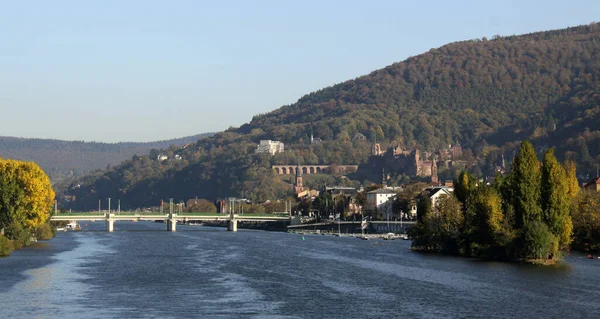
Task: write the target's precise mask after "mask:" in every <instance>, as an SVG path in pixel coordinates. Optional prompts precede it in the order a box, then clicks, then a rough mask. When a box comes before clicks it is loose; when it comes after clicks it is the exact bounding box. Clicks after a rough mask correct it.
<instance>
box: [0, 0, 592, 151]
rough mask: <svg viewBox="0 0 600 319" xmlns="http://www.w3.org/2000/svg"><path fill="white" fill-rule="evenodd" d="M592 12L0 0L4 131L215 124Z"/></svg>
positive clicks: (479, 4)
mask: <svg viewBox="0 0 600 319" xmlns="http://www.w3.org/2000/svg"><path fill="white" fill-rule="evenodd" d="M599 12H600V1H598V0H580V1H579V0H572V1H568V2H567V1H564V0H561V1H556V0H546V1H539V0H534V1H532V0H521V1H481V0H479V1H460V0H455V1H447V0H430V1H422V0H421V1H411V0H403V1H400V0H385V1H384V0H369V1H364V0H361V1H354V0H339V1H328V0H318V1H313V0H303V1H285V0H281V1H261V0H252V1H228V0H222V1H201V0H189V1H185V0H172V1H153V0H115V1H113V0H104V1H101V0H89V1H81V0H73V1H67V0H53V1H46V0H37V1H34V0H22V1H13V0H0V136H18V137H34V138H54V139H64V140H84V141H102V142H118V141H155V140H165V139H171V138H178V137H183V136H189V135H194V134H199V133H204V132H216V131H221V130H225V129H227V128H229V127H231V126H240V125H242V124H244V123H247V122H249V121H250V120H251V119H252V116H254V115H257V114H261V113H266V112H269V111H271V110H274V109H277V108H279V107H281V106H283V105H287V104H291V103H294V102H296V101H297V100H298V99H299V98H300V97H302V96H303V95H305V94H308V93H310V92H312V91H315V90H318V89H321V88H324V87H327V86H331V85H333V84H336V83H339V82H342V81H346V80H349V79H354V78H356V77H358V76H361V75H364V74H368V73H370V72H371V71H374V70H376V69H380V68H383V67H385V66H387V65H390V64H392V63H394V62H400V61H403V60H405V59H406V58H408V57H410V56H414V55H418V54H420V53H423V52H426V51H428V50H429V49H431V48H436V47H439V46H442V45H444V44H446V43H449V42H455V41H461V40H468V39H474V38H481V37H488V38H491V37H492V36H493V35H496V34H499V35H513V34H522V33H529V32H534V31H543V30H548V29H559V28H564V27H568V26H576V25H581V24H588V23H590V22H593V21H596V20H595V19H598V18H599V16H598V13H599Z"/></svg>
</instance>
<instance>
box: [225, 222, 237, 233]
mask: <svg viewBox="0 0 600 319" xmlns="http://www.w3.org/2000/svg"><path fill="white" fill-rule="evenodd" d="M237 227H238V225H237V220H236V219H231V220H229V224H228V225H227V230H228V231H233V232H236V231H237Z"/></svg>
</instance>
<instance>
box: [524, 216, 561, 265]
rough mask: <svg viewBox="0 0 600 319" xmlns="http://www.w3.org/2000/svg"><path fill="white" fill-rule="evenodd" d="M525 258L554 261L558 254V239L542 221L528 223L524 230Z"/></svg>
mask: <svg viewBox="0 0 600 319" xmlns="http://www.w3.org/2000/svg"><path fill="white" fill-rule="evenodd" d="M522 240H523V248H524V251H523V257H525V258H526V259H553V258H555V257H557V254H558V239H557V238H556V236H554V235H553V234H552V233H551V232H550V229H548V226H547V225H546V224H545V223H543V222H540V221H533V222H530V223H528V224H527V225H526V226H525V227H524V228H523V233H522Z"/></svg>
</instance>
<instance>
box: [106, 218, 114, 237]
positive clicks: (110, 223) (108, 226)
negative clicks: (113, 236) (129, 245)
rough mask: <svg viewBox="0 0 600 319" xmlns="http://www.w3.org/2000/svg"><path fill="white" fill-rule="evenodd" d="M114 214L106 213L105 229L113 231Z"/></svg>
mask: <svg viewBox="0 0 600 319" xmlns="http://www.w3.org/2000/svg"><path fill="white" fill-rule="evenodd" d="M114 215H115V214H106V231H107V232H111V233H112V232H113V231H114V230H115V220H114V219H113V217H114Z"/></svg>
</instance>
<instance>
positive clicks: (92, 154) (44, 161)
mask: <svg viewBox="0 0 600 319" xmlns="http://www.w3.org/2000/svg"><path fill="white" fill-rule="evenodd" d="M210 135H212V133H206V134H199V135H194V136H188V137H184V138H178V139H172V140H164V141H156V142H139V143H138V142H120V143H98V142H83V141H62V140H53V139H37V138H17V137H5V136H3V137H0V156H2V157H4V158H11V159H17V160H25V161H34V162H36V163H37V164H38V165H40V167H42V169H44V171H46V173H47V174H48V175H49V176H50V178H51V180H52V181H53V182H55V183H56V182H59V181H61V180H65V179H68V178H73V177H81V176H84V175H85V174H87V173H89V172H91V171H93V170H97V169H105V168H106V167H107V165H117V164H119V163H121V162H122V161H124V160H126V159H129V158H131V157H132V156H133V155H134V154H148V152H149V151H150V150H152V149H163V148H168V147H169V146H171V145H178V146H183V145H184V144H188V143H195V142H196V141H198V139H200V138H203V137H205V136H210Z"/></svg>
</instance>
